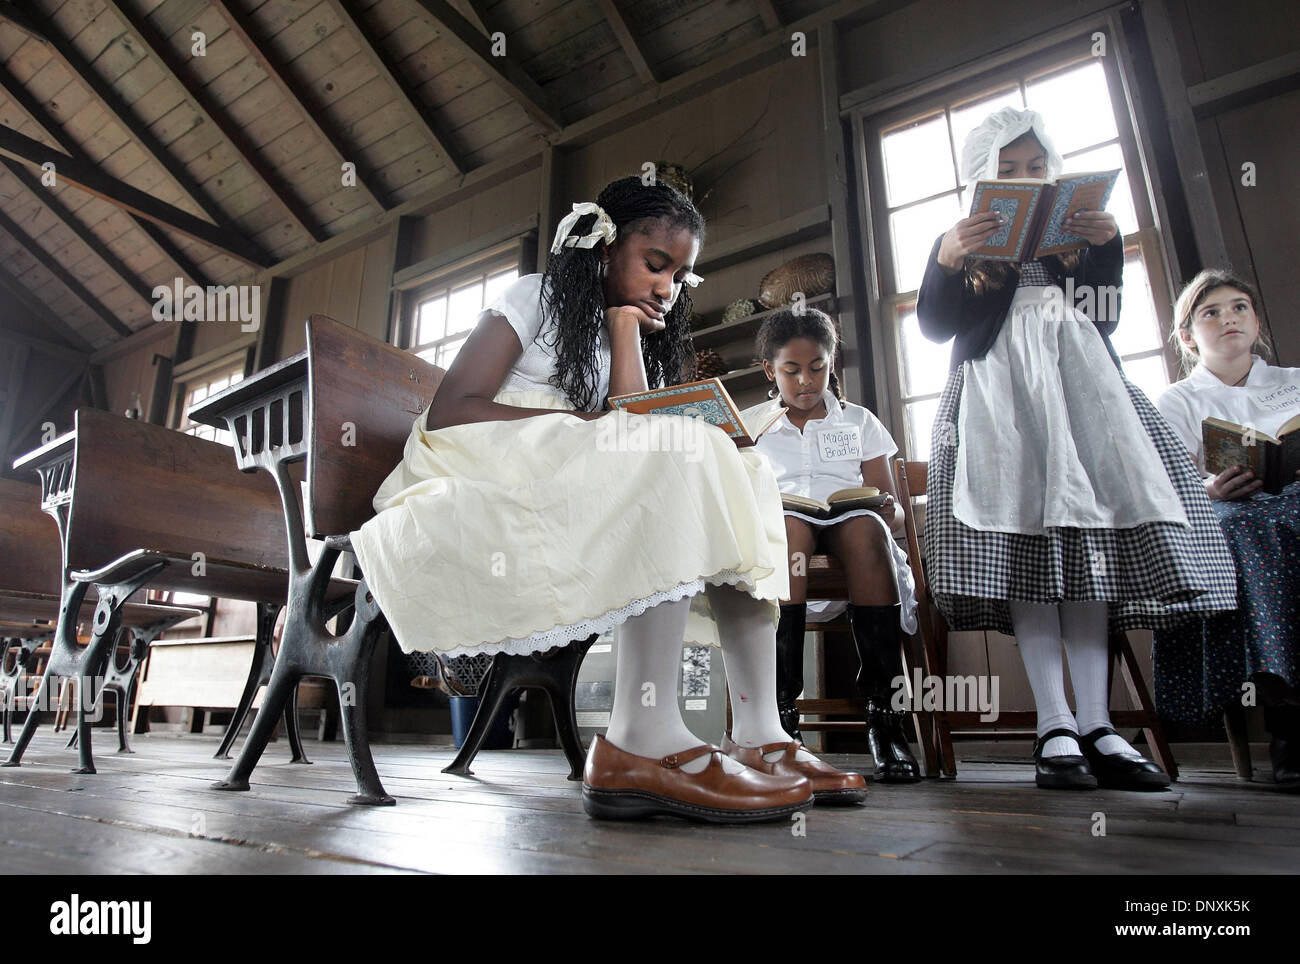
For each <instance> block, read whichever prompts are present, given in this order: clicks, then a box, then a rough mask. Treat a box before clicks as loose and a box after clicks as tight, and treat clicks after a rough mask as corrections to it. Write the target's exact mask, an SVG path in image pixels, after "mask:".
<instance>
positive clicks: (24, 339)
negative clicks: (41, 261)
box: [0, 283, 90, 362]
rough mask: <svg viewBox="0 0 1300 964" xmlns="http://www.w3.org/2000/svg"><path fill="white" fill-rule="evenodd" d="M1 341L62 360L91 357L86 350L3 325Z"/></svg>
mask: <svg viewBox="0 0 1300 964" xmlns="http://www.w3.org/2000/svg"><path fill="white" fill-rule="evenodd" d="M0 286H2V283H0ZM0 342H8V343H9V344H11V345H25V346H26V347H28V348H32V349H34V350H36V351H38V352H40V353H41V354H42V355H49V356H50V357H51V358H57V359H59V360H60V361H70V362H84V361H86V360H87V359H88V358H89V357H90V355H88V354H87V353H86V352H83V351H77V350H76V349H75V348H69V347H67V346H66V345H57V344H55V343H54V342H52V341H46V340H45V339H44V338H37V337H35V336H34V335H24V334H22V333H21V332H17V331H10V330H9V329H8V328H5V327H3V326H2V325H0Z"/></svg>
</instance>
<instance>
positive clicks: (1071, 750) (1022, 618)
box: [1007, 599, 1082, 757]
mask: <svg viewBox="0 0 1300 964" xmlns="http://www.w3.org/2000/svg"><path fill="white" fill-rule="evenodd" d="M1007 608H1008V609H1009V610H1010V611H1011V624H1012V626H1013V627H1014V628H1015V631H1016V644H1017V645H1018V646H1019V647H1020V659H1021V661H1022V662H1023V663H1024V664H1025V673H1026V675H1028V677H1029V688H1030V689H1031V690H1033V692H1034V707H1035V709H1036V710H1037V711H1038V735H1039V736H1042V735H1043V734H1044V733H1049V732H1051V731H1052V730H1056V729H1060V728H1062V727H1064V728H1065V729H1067V730H1073V729H1074V728H1075V722H1074V714H1073V713H1071V712H1070V704H1069V703H1068V702H1066V699H1065V663H1064V661H1063V660H1062V658H1061V621H1060V615H1059V613H1058V612H1057V608H1056V606H1054V605H1050V604H1044V603H1030V602H1022V601H1021V600H1017V599H1012V600H1008V602H1007ZM1081 752H1082V751H1081V750H1080V749H1079V745H1078V743H1076V742H1075V741H1074V740H1069V739H1066V738H1065V737H1060V736H1057V737H1053V738H1052V739H1050V740H1048V741H1047V744H1046V745H1045V746H1044V747H1043V756H1045V757H1047V756H1070V755H1076V754H1079V753H1081Z"/></svg>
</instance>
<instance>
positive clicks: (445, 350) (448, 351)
mask: <svg viewBox="0 0 1300 964" xmlns="http://www.w3.org/2000/svg"><path fill="white" fill-rule="evenodd" d="M464 344H465V339H464V338H462V339H460V340H459V341H453V342H451V343H450V344H446V345H443V346H441V347H440V348H439V349H438V356H437V357H438V360H437V361H435V362H434V364H435V365H437V366H438V367H439V368H450V367H451V363H452V362H453V361H455V360H456V356H457V355H458V354H459V353H460V350H461V348H462V347H463V346H464Z"/></svg>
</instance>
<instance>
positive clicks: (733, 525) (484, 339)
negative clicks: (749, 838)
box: [353, 177, 865, 822]
mask: <svg viewBox="0 0 1300 964" xmlns="http://www.w3.org/2000/svg"><path fill="white" fill-rule="evenodd" d="M703 235H704V222H703V219H702V218H701V216H700V213H699V211H698V210H696V208H695V206H694V205H693V204H692V203H691V202H690V201H689V200H688V199H687V198H686V197H684V196H683V195H682V194H680V193H678V192H677V191H675V190H673V189H672V188H671V187H668V186H667V185H665V184H663V183H658V184H653V185H648V186H647V185H645V184H643V183H642V182H641V180H640V179H639V178H635V177H627V178H623V179H621V180H617V181H614V182H613V183H611V184H609V185H608V186H607V187H606V188H605V189H604V190H603V191H601V193H600V195H599V197H598V198H597V200H596V203H595V204H590V203H588V204H579V205H575V206H574V211H573V213H572V214H570V215H569V216H567V217H566V218H565V219H564V220H563V221H562V222H561V224H560V226H559V228H558V230H557V231H556V236H555V243H554V245H553V247H552V249H551V251H552V257H551V259H550V261H549V262H548V264H547V268H546V273H545V274H543V275H528V276H525V277H523V278H520V279H519V280H518V281H517V282H515V283H514V284H513V285H512V286H511V287H510V288H509V289H507V290H506V291H505V292H504V293H503V294H502V296H501V297H500V298H499V299H498V300H497V301H495V302H494V303H492V304H491V305H488V306H487V307H486V308H485V309H484V310H483V312H482V314H481V316H480V319H479V323H478V325H477V327H476V328H475V329H474V331H473V333H472V334H471V335H470V336H469V338H468V340H467V341H466V343H465V346H464V347H463V348H462V349H461V351H460V353H459V354H458V355H457V357H456V360H455V362H454V363H453V364H452V367H451V369H450V371H448V372H447V375H446V377H445V378H444V380H443V382H442V385H441V387H440V388H439V390H438V393H437V395H436V396H435V398H434V400H433V403H432V405H431V406H430V408H429V410H428V412H427V413H425V414H424V415H422V416H421V417H420V418H418V419H417V420H416V423H415V425H414V427H413V430H412V433H411V437H410V439H409V440H408V442H407V445H406V450H405V453H404V457H403V460H402V463H401V464H400V465H399V466H398V467H397V468H396V469H395V470H394V471H393V473H392V475H390V476H389V478H388V479H387V480H386V481H385V483H384V484H383V485H382V486H381V487H380V490H379V492H378V494H377V495H376V496H375V500H374V502H375V508H376V510H377V511H378V515H376V516H375V517H374V518H373V519H371V520H370V521H369V522H367V523H366V525H365V526H363V527H362V528H361V529H360V530H359V532H357V533H354V534H353V545H354V546H355V547H356V550H357V555H358V557H359V560H360V562H361V565H362V567H363V570H364V571H365V573H366V576H367V579H368V581H369V583H370V586H371V589H372V590H373V592H374V595H375V598H376V599H377V601H378V602H379V605H380V606H381V607H382V609H383V611H384V614H385V615H386V616H387V617H388V621H389V623H390V625H391V626H392V629H393V632H394V635H395V636H396V638H397V641H398V643H399V645H400V646H401V647H402V649H403V650H404V651H406V652H412V651H416V650H421V651H430V650H432V651H435V652H438V653H440V654H441V655H443V656H447V657H451V656H460V655H466V654H473V653H484V652H486V653H495V652H510V653H532V652H541V651H544V650H547V649H550V648H552V647H555V646H561V645H564V644H566V643H568V642H569V641H570V640H573V639H582V638H585V637H587V636H589V635H590V634H592V633H599V632H603V631H604V630H606V629H609V628H611V627H614V626H619V627H620V630H619V641H618V661H617V669H616V679H615V689H614V704H613V709H612V712H611V718H610V724H609V729H608V731H607V733H606V734H605V736H604V737H599V736H598V737H596V739H595V741H594V742H593V744H592V746H591V748H590V751H589V753H588V756H587V764H586V768H585V770H584V774H583V790H582V796H583V804H584V807H585V808H586V810H587V812H588V813H589V814H591V815H592V816H597V817H641V816H647V815H650V814H655V813H670V814H676V815H679V816H686V817H691V818H695V819H702V820H711V821H721V822H740V821H752V820H768V819H777V818H781V817H784V816H787V815H789V814H790V813H792V812H795V811H797V810H801V809H804V808H805V807H807V806H808V805H809V804H810V803H811V802H812V801H813V796H814V794H816V795H817V796H818V797H819V798H821V799H827V800H853V801H860V800H861V799H863V798H864V796H865V784H864V782H863V781H862V778H861V777H860V776H858V775H857V774H842V773H840V772H839V771H837V770H835V769H834V768H832V767H829V766H827V765H825V764H822V763H821V762H820V761H818V760H817V759H816V758H815V757H813V756H812V755H811V754H809V753H808V752H807V751H805V750H801V749H798V748H797V747H795V746H794V745H792V744H791V741H790V739H789V737H788V736H786V735H785V733H784V732H783V731H782V729H781V724H780V720H779V718H778V716H777V711H776V684H775V666H774V662H775V656H774V651H775V643H774V639H775V628H774V624H775V617H776V600H778V599H780V598H781V597H782V596H783V595H784V594H785V593H786V592H787V578H786V572H785V532H784V528H783V525H782V519H781V499H780V493H779V492H778V491H777V487H776V480H775V479H774V478H773V476H772V472H771V469H770V468H769V467H768V466H767V465H766V463H765V462H764V461H763V460H762V458H761V457H760V456H757V455H754V454H752V453H742V452H740V451H739V450H738V449H737V448H736V446H735V444H734V443H733V442H732V441H731V439H730V438H728V437H727V435H726V434H724V433H723V432H722V431H721V430H720V429H718V428H716V427H714V426H711V425H706V424H702V423H698V422H696V421H694V420H692V419H688V418H681V417H678V416H638V415H628V414H627V413H626V412H622V411H614V412H608V411H606V410H605V403H606V399H607V398H608V397H609V396H610V395H619V394H625V393H630V392H636V391H643V390H645V389H646V388H647V387H648V386H651V385H659V384H673V383H674V382H676V381H679V380H681V376H682V375H683V374H684V371H683V369H685V368H686V367H687V362H688V358H689V355H690V332H689V325H688V323H687V318H688V316H689V313H690V308H691V302H690V298H689V296H688V295H687V294H686V293H685V290H684V287H683V286H684V285H691V286H693V285H695V284H698V283H699V280H700V279H699V278H698V277H696V276H695V275H694V274H693V267H694V264H695V260H696V258H697V256H698V254H699V250H700V244H701V241H702V239H703ZM638 418H676V419H678V422H679V424H675V425H671V426H670V425H664V426H663V428H664V431H662V432H660V433H658V437H662V438H670V439H677V440H680V442H681V444H680V445H676V446H674V447H673V450H672V451H649V452H647V451H627V450H626V449H628V448H631V447H632V446H619V445H618V444H617V440H618V439H626V438H628V437H630V435H631V434H634V433H632V431H631V428H630V426H631V421H630V420H632V419H638ZM597 420H599V422H598V421H597ZM642 448H643V447H642ZM701 592H705V593H707V598H708V602H709V604H710V607H711V609H712V612H713V615H714V616H715V617H716V619H717V622H718V628H719V635H720V638H721V641H722V649H723V656H724V660H725V665H726V670H727V678H728V685H729V687H730V692H731V699H732V706H733V714H734V723H733V730H732V733H731V734H730V737H731V740H732V741H734V742H732V743H731V744H730V745H729V746H728V747H727V753H724V752H723V750H721V749H719V748H718V747H715V746H712V745H709V744H704V745H701V743H700V741H699V739H698V738H696V737H695V736H694V735H693V734H692V733H691V732H690V730H689V729H688V728H687V727H686V725H685V723H684V722H683V720H682V717H681V713H680V709H679V706H678V701H677V686H678V675H679V672H680V667H681V653H682V640H683V636H684V633H685V628H686V619H687V612H688V609H689V606H690V599H691V597H692V596H694V595H696V594H699V593H701ZM741 759H743V760H744V761H746V763H747V764H748V765H746V763H742V762H740V760H741Z"/></svg>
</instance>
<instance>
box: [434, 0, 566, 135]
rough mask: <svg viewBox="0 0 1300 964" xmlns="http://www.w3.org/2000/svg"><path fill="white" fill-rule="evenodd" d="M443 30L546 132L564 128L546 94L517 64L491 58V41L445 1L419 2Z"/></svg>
mask: <svg viewBox="0 0 1300 964" xmlns="http://www.w3.org/2000/svg"><path fill="white" fill-rule="evenodd" d="M416 3H418V4H419V5H420V6H421V7H423V8H424V9H425V11H427V12H428V13H429V14H430V15H431V16H432V17H433V18H434V19H435V20H437V21H438V23H439V25H440V26H441V27H442V30H441V31H440V32H441V33H442V35H443V36H444V37H445V38H446V39H447V41H448V42H449V43H451V44H454V45H455V46H456V47H457V48H459V49H460V51H461V53H462V54H464V55H465V59H466V60H468V61H469V62H470V63H472V64H474V66H476V67H478V68H479V70H481V71H483V73H484V74H486V75H487V77H488V79H489V80H491V81H492V82H494V83H495V84H497V86H499V87H501V88H502V89H503V90H504V91H505V92H506V93H507V94H509V95H510V97H511V98H513V99H514V100H515V101H516V102H517V103H518V104H519V106H520V107H522V108H523V109H524V112H525V113H526V114H527V115H528V116H529V117H530V118H531V119H532V120H533V122H534V123H535V124H537V125H538V126H539V127H541V128H542V129H543V130H545V131H546V132H547V133H551V134H553V133H556V132H557V131H559V130H560V129H561V128H562V127H563V126H564V125H563V123H562V122H561V120H560V117H559V114H558V112H557V111H556V110H555V108H554V107H553V106H552V105H551V103H550V98H549V97H547V95H546V92H545V91H543V90H542V88H541V87H540V86H539V85H538V84H537V82H536V81H535V80H533V79H532V78H531V77H529V76H528V74H527V72H525V70H524V69H523V68H522V67H520V66H519V65H518V64H517V63H515V62H514V61H513V60H511V59H510V57H509V55H508V54H507V56H505V57H494V56H493V55H492V41H491V40H490V39H489V38H488V37H485V36H483V34H481V33H480V32H479V31H478V30H477V29H476V28H475V26H474V25H473V24H472V23H470V22H469V21H468V20H466V19H465V18H464V17H462V16H461V15H460V14H459V13H457V12H456V9H455V8H454V7H452V5H451V4H449V3H447V2H446V0H416Z"/></svg>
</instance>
